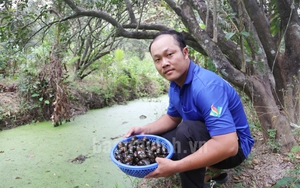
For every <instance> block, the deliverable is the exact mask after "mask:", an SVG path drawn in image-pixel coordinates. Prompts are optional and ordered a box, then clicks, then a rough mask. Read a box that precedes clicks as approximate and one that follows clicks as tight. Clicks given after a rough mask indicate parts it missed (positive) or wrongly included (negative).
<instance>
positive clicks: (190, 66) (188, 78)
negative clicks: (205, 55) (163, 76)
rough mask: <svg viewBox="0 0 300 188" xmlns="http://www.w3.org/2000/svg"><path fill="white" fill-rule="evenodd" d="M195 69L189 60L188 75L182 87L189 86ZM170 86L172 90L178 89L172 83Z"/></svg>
mask: <svg viewBox="0 0 300 188" xmlns="http://www.w3.org/2000/svg"><path fill="white" fill-rule="evenodd" d="M195 67H196V64H195V63H194V62H193V61H192V60H190V65H189V69H188V73H187V75H186V78H185V81H184V84H183V85H186V84H190V83H191V82H192V80H193V77H194V74H193V70H194V68H195ZM170 86H171V87H173V88H175V87H178V88H179V86H178V85H177V84H176V83H175V82H174V81H172V82H171V85H170Z"/></svg>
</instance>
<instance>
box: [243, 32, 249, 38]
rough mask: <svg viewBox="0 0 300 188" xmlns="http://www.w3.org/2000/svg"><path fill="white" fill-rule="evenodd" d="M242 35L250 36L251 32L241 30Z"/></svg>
mask: <svg viewBox="0 0 300 188" xmlns="http://www.w3.org/2000/svg"><path fill="white" fill-rule="evenodd" d="M241 35H243V36H245V37H249V36H250V33H248V32H245V31H242V32H241Z"/></svg>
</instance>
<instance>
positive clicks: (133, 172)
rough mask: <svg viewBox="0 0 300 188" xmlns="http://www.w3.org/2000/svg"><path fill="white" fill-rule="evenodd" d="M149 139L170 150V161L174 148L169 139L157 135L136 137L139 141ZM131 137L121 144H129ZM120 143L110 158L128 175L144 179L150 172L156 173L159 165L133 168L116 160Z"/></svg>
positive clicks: (112, 151)
mask: <svg viewBox="0 0 300 188" xmlns="http://www.w3.org/2000/svg"><path fill="white" fill-rule="evenodd" d="M145 136H146V137H147V138H148V139H149V140H150V141H152V142H156V143H160V144H162V145H163V146H164V147H165V148H166V149H167V150H168V155H167V156H166V158H168V159H170V158H171V157H172V156H173V153H174V148H173V145H172V144H171V142H169V141H168V140H167V139H165V138H163V137H160V136H156V135H148V134H147V135H136V137H137V138H138V139H142V138H144V137H145ZM130 139H131V137H129V138H125V139H123V140H121V141H119V142H129V141H130ZM119 142H118V143H119ZM118 143H116V144H115V145H114V146H113V148H112V149H111V152H110V158H111V160H112V161H113V162H114V163H115V164H116V165H117V166H118V167H119V168H120V169H121V170H122V171H123V172H124V173H125V174H127V175H130V176H134V177H138V178H144V177H145V176H146V175H148V174H149V173H150V172H152V171H154V170H155V169H156V168H157V166H158V165H157V163H153V164H150V165H145V166H131V165H126V164H123V163H121V162H119V161H117V160H116V159H115V151H116V150H117V149H118V148H117V146H118Z"/></svg>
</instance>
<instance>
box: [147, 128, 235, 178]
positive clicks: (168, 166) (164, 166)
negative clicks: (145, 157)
mask: <svg viewBox="0 0 300 188" xmlns="http://www.w3.org/2000/svg"><path fill="white" fill-rule="evenodd" d="M237 152H238V138H237V135H236V132H233V133H228V134H224V135H219V136H213V137H212V138H211V139H210V140H208V141H207V142H206V143H205V144H204V145H203V146H202V147H201V148H199V149H198V150H197V151H196V152H195V153H193V154H191V155H189V156H187V157H185V158H183V159H181V160H178V161H172V160H170V159H165V158H156V161H157V163H158V168H157V169H156V170H155V171H153V172H152V173H150V174H149V175H147V176H146V177H145V178H158V177H168V176H170V175H172V174H174V173H177V172H185V171H189V170H193V169H198V168H203V167H208V166H211V165H213V164H216V163H218V162H220V161H222V160H224V159H227V158H228V157H231V156H234V155H236V154H237Z"/></svg>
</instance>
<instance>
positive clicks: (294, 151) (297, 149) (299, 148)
mask: <svg viewBox="0 0 300 188" xmlns="http://www.w3.org/2000/svg"><path fill="white" fill-rule="evenodd" d="M298 151H300V146H294V147H293V148H292V149H291V152H292V153H296V152H298Z"/></svg>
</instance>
